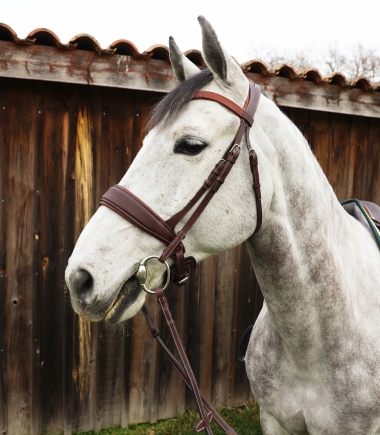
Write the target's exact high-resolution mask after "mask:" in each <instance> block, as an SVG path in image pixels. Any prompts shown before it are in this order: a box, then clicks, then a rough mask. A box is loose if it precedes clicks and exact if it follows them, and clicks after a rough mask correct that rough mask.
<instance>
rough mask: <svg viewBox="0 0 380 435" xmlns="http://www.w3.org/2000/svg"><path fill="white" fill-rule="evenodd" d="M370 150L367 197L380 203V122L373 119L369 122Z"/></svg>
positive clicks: (367, 167) (367, 169) (367, 161)
mask: <svg viewBox="0 0 380 435" xmlns="http://www.w3.org/2000/svg"><path fill="white" fill-rule="evenodd" d="M368 142H369V152H368V155H367V160H366V172H367V191H366V193H367V198H368V200H369V201H373V202H375V203H376V204H380V168H379V162H380V122H379V120H377V119H371V120H370V122H369V134H368Z"/></svg>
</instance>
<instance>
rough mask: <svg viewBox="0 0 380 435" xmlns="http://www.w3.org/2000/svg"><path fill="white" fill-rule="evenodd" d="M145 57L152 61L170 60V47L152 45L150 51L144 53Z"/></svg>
mask: <svg viewBox="0 0 380 435" xmlns="http://www.w3.org/2000/svg"><path fill="white" fill-rule="evenodd" d="M143 56H146V57H149V58H150V59H159V60H170V57H169V49H168V47H166V45H161V44H157V45H152V46H151V47H150V48H148V50H145V51H144V53H143Z"/></svg>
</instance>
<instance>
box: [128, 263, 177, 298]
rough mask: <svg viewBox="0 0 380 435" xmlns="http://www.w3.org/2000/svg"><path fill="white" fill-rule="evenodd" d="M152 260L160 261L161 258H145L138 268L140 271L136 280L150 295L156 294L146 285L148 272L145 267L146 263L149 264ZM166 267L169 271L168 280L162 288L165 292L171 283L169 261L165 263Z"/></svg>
mask: <svg viewBox="0 0 380 435" xmlns="http://www.w3.org/2000/svg"><path fill="white" fill-rule="evenodd" d="M152 258H157V259H159V258H160V257H159V256H158V255H150V256H149V257H146V258H144V260H142V261H141V263H140V266H139V268H138V271H137V272H136V278H137V279H138V281H139V283H140V286H141V288H142V289H143V290H145V291H146V292H147V293H150V294H152V295H154V294H155V291H154V290H151V289H149V288H148V287H147V286H146V285H145V283H146V280H147V271H146V267H145V263H147V262H148V261H149V260H151V259H152ZM165 266H166V271H167V278H166V282H165V284H164V286H163V288H162V291H164V290H165V289H166V288H167V287H168V285H169V283H170V266H169V264H168V262H167V261H165Z"/></svg>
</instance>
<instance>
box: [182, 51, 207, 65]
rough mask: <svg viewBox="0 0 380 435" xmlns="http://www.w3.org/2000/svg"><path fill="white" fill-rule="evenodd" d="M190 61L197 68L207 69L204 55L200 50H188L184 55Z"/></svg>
mask: <svg viewBox="0 0 380 435" xmlns="http://www.w3.org/2000/svg"><path fill="white" fill-rule="evenodd" d="M183 54H184V55H185V56H186V57H187V58H188V59H189V60H191V61H192V62H193V63H194V64H195V65H196V66H198V67H200V68H202V67H205V66H206V64H205V61H204V60H203V57H202V53H201V52H200V51H199V50H187V51H185V52H184V53H183Z"/></svg>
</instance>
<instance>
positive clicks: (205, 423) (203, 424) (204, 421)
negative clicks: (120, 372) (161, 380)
mask: <svg viewBox="0 0 380 435" xmlns="http://www.w3.org/2000/svg"><path fill="white" fill-rule="evenodd" d="M155 293H156V296H157V300H158V303H159V304H160V306H161V309H162V312H163V313H164V317H165V320H166V323H167V325H168V326H169V329H170V332H171V334H172V337H173V340H174V344H175V346H176V348H177V350H178V353H179V356H180V358H181V361H182V364H183V367H184V369H185V371H186V374H187V378H188V381H189V382H190V384H191V389H192V390H193V393H194V397H195V402H196V404H197V408H198V412H199V415H200V416H201V420H200V421H199V422H198V423H197V424H196V425H195V427H194V429H195V430H196V431H197V432H200V431H201V430H202V429H206V432H207V433H208V434H209V435H212V430H211V427H210V422H211V417H212V413H211V412H208V413H207V414H206V412H205V409H204V407H203V403H202V398H201V394H200V390H199V387H198V384H197V381H196V379H195V376H194V373H193V370H192V369H191V366H190V363H189V360H188V358H187V355H186V351H185V349H184V347H183V345H182V342H181V338H180V336H179V333H178V330H177V328H176V326H175V323H174V320H173V317H172V315H171V312H170V309H169V305H168V302H167V300H166V298H165V295H164V292H163V291H162V288H161V287H158V288H157V289H156V290H155Z"/></svg>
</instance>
